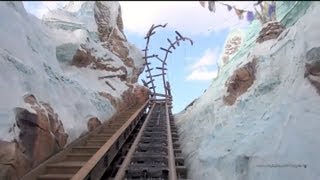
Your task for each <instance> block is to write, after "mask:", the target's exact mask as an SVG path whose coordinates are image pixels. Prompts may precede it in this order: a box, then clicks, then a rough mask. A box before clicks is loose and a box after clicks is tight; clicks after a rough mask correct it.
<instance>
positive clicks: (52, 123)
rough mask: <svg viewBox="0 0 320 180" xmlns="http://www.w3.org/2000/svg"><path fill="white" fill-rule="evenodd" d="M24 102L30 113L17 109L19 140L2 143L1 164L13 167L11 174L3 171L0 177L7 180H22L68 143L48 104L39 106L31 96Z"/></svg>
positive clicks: (60, 123)
mask: <svg viewBox="0 0 320 180" xmlns="http://www.w3.org/2000/svg"><path fill="white" fill-rule="evenodd" d="M24 102H25V103H26V104H27V106H30V107H31V110H32V111H31V110H27V109H25V108H20V107H17V108H15V112H16V126H17V127H18V128H19V130H20V132H19V139H18V140H17V141H14V142H5V141H3V142H1V143H2V145H1V147H3V149H0V154H1V153H3V154H8V155H9V156H8V157H6V156H0V159H1V162H2V163H5V164H6V163H9V164H12V167H13V168H15V169H14V170H12V169H10V168H7V169H2V172H1V175H4V174H5V176H6V177H9V178H17V177H20V176H22V175H23V174H24V173H25V172H27V171H28V170H29V169H30V168H32V167H35V166H36V165H38V164H40V163H41V162H42V161H44V160H46V159H47V158H48V157H50V156H51V155H53V154H55V153H56V152H58V151H59V150H61V149H62V148H63V147H64V146H65V144H66V143H67V138H68V134H67V133H65V131H64V128H63V124H62V122H61V120H59V118H58V114H56V113H55V112H54V110H53V108H52V107H51V106H50V104H48V103H44V102H41V101H40V102H38V101H37V99H36V97H35V96H34V95H32V94H27V95H26V96H25V97H24Z"/></svg>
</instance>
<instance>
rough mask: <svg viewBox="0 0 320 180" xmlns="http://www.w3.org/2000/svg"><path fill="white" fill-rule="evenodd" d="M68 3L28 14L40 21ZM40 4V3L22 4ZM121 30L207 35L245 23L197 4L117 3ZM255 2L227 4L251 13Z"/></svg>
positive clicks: (48, 4) (220, 10)
mask: <svg viewBox="0 0 320 180" xmlns="http://www.w3.org/2000/svg"><path fill="white" fill-rule="evenodd" d="M68 2H69V1H42V2H41V6H39V7H37V9H33V11H34V12H31V13H33V14H35V15H36V16H38V17H39V18H41V17H42V15H43V14H45V13H46V12H48V10H49V9H50V10H52V9H56V8H58V7H60V8H61V7H63V6H64V5H66V4H67V3H68ZM24 3H39V2H27V1H26V2H24ZM119 3H120V4H121V9H122V18H123V23H124V27H125V29H126V30H127V31H130V32H134V33H137V34H138V35H141V36H145V34H146V32H147V31H148V30H149V28H150V27H151V25H152V24H164V23H168V28H172V29H176V30H178V31H183V32H184V34H185V35H186V36H190V35H197V34H209V33H210V32H212V31H219V30H222V29H224V28H229V27H243V26H245V25H246V24H247V22H246V20H239V19H238V17H237V16H236V14H235V12H234V10H232V11H231V12H229V11H228V10H227V8H226V7H225V6H222V5H220V4H217V8H216V12H215V13H211V12H210V11H209V10H208V9H207V8H203V7H201V5H200V3H199V2H198V1H184V2H183V1H119ZM253 3H255V1H247V2H246V1H242V2H237V1H234V2H232V1H230V2H228V4H230V5H236V7H238V8H244V9H247V10H252V7H253V6H252V4H253Z"/></svg>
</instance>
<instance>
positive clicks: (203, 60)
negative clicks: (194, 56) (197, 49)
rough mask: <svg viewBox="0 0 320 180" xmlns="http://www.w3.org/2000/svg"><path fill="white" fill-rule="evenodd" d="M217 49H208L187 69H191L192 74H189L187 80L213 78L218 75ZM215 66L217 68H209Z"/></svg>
mask: <svg viewBox="0 0 320 180" xmlns="http://www.w3.org/2000/svg"><path fill="white" fill-rule="evenodd" d="M217 53H218V50H217V49H207V50H206V51H205V52H204V54H203V55H202V57H200V58H199V59H198V60H196V62H195V63H194V64H192V65H190V66H189V67H187V69H189V70H191V71H192V72H191V74H190V75H189V76H187V78H186V79H187V80H211V79H213V78H215V77H216V76H217V69H216V62H217V60H218V54H217ZM212 68H215V70H209V69H212Z"/></svg>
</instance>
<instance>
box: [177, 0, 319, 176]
mask: <svg viewBox="0 0 320 180" xmlns="http://www.w3.org/2000/svg"><path fill="white" fill-rule="evenodd" d="M319 8H320V4H319V3H317V2H314V3H313V5H311V7H310V8H309V10H308V11H307V13H306V15H304V16H303V17H301V19H300V20H299V21H298V22H297V23H296V24H295V25H294V26H292V27H290V30H289V32H288V34H287V35H286V36H285V37H284V38H283V39H282V40H280V41H279V42H278V40H270V41H266V42H264V43H262V44H257V45H256V47H254V48H253V49H251V51H250V52H249V55H248V56H247V55H244V56H243V57H242V58H240V59H238V60H237V61H236V62H235V61H233V62H230V63H228V64H227V65H226V66H225V67H224V68H222V69H221V72H220V75H219V76H218V78H217V79H215V81H214V82H213V83H212V85H211V86H210V87H209V88H208V90H207V91H206V92H205V93H204V94H203V95H202V96H201V97H200V98H199V99H198V100H197V101H196V102H195V103H194V105H193V106H191V107H189V108H188V109H187V110H186V111H183V112H181V113H179V114H178V115H176V120H177V121H176V122H177V123H178V126H179V133H180V140H181V142H182V150H183V153H184V154H185V155H186V157H187V166H188V168H189V173H190V174H189V178H190V179H203V180H205V179H208V180H211V179H216V180H274V179H292V180H300V179H306V180H313V179H320V163H319V161H318V157H319V155H318V149H319V148H320V143H319V142H320V137H319V136H318V135H317V133H318V132H319V131H320V118H319V112H320V97H319V95H318V94H317V93H316V90H315V88H314V87H313V86H312V85H311V84H310V82H308V80H307V79H305V78H304V71H305V67H304V66H305V55H306V52H307V51H308V50H310V49H311V48H313V47H319V46H320V34H319V33H318V28H317V27H320V20H319V19H317V18H314V17H319V16H320V11H318V9H319ZM284 33H285V32H284ZM279 38H280V37H279ZM279 38H278V39H279ZM253 57H257V58H258V59H257V74H256V80H255V81H254V84H253V85H252V86H251V87H250V88H249V89H248V91H247V92H246V93H245V94H243V95H241V96H240V97H239V98H238V99H237V101H236V103H235V104H234V105H233V106H226V105H224V103H223V100H222V96H223V95H225V94H226V87H225V85H224V83H225V81H226V80H227V78H228V77H229V76H230V75H231V74H232V72H233V71H234V70H235V69H237V68H238V67H240V66H241V65H244V64H245V63H247V62H249V61H251V60H252V58H253ZM240 62H241V63H240ZM272 165H273V166H275V167H272ZM305 165H306V166H305Z"/></svg>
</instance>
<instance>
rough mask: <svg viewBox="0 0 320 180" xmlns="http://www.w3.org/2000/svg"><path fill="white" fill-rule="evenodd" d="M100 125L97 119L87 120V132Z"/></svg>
mask: <svg viewBox="0 0 320 180" xmlns="http://www.w3.org/2000/svg"><path fill="white" fill-rule="evenodd" d="M100 125H101V121H100V120H99V119H98V118H97V117H92V118H90V119H89V120H88V123H87V126H88V131H93V130H95V129H96V128H97V127H99V126H100Z"/></svg>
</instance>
